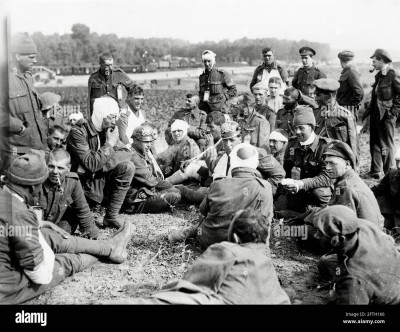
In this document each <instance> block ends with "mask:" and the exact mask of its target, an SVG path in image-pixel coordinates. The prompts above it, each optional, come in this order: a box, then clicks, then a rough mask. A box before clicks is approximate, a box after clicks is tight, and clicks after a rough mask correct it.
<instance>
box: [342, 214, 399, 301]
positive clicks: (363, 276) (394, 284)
mask: <svg viewBox="0 0 400 332" xmlns="http://www.w3.org/2000/svg"><path fill="white" fill-rule="evenodd" d="M359 227H360V230H359V232H358V243H357V244H356V246H355V248H354V249H353V252H350V253H347V255H346V256H340V257H338V258H339V262H338V266H337V268H336V280H335V282H336V293H337V300H336V301H337V304H378V305H379V304H400V287H399V284H400V253H399V252H398V251H397V249H396V247H395V246H394V243H393V240H392V239H390V238H389V237H388V236H387V235H386V234H384V233H383V232H382V231H381V230H380V229H379V228H378V227H377V226H376V225H374V224H372V223H371V222H370V221H369V220H360V222H359Z"/></svg>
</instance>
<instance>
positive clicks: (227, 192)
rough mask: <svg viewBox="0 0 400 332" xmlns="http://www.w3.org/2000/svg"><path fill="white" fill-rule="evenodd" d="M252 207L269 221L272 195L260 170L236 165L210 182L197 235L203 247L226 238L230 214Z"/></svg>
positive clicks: (271, 212)
mask: <svg viewBox="0 0 400 332" xmlns="http://www.w3.org/2000/svg"><path fill="white" fill-rule="evenodd" d="M246 208H251V209H253V210H256V211H259V212H261V213H262V214H263V215H265V216H266V217H267V220H268V221H269V222H271V220H272V217H273V199H272V189H271V185H270V184H269V183H268V182H267V181H265V180H263V179H261V174H260V173H259V172H258V171H257V170H254V169H250V168H247V167H243V168H242V167H240V168H235V169H234V170H233V171H232V178H223V179H220V180H217V181H214V182H212V183H211V186H210V190H209V192H208V195H207V196H206V198H204V200H203V202H202V203H201V205H200V212H201V214H202V215H204V216H205V217H206V218H205V220H204V221H203V223H202V224H201V226H200V229H199V232H200V233H201V234H199V235H198V239H199V241H200V243H201V245H202V246H203V247H208V246H209V245H211V244H213V243H217V242H222V241H226V240H227V239H228V228H229V225H230V222H231V218H232V216H233V215H234V214H235V212H236V211H238V210H239V209H246Z"/></svg>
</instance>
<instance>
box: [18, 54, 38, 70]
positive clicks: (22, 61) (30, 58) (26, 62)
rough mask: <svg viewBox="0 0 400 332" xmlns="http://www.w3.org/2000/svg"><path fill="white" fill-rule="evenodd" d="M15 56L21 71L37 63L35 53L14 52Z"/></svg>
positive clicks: (30, 68) (29, 68)
mask: <svg viewBox="0 0 400 332" xmlns="http://www.w3.org/2000/svg"><path fill="white" fill-rule="evenodd" d="M15 58H16V59H17V61H18V66H19V69H20V71H21V72H22V73H25V72H27V71H30V70H32V67H33V66H34V65H35V63H37V61H36V54H35V53H32V54H16V55H15Z"/></svg>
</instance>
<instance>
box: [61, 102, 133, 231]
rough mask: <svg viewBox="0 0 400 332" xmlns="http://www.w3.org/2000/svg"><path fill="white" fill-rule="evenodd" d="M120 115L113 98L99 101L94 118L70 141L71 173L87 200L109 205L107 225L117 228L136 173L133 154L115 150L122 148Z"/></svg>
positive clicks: (79, 127) (77, 127) (75, 129)
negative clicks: (132, 160) (77, 178)
mask: <svg viewBox="0 0 400 332" xmlns="http://www.w3.org/2000/svg"><path fill="white" fill-rule="evenodd" d="M118 114H119V108H118V104H117V102H116V101H115V100H114V99H113V98H110V97H102V98H97V99H96V100H95V101H94V104H93V114H92V116H91V118H90V119H89V120H88V121H87V122H84V123H81V124H80V125H75V126H73V127H72V129H71V132H70V133H69V135H68V142H67V150H68V152H69V153H70V155H71V161H72V166H71V171H73V172H76V173H78V175H79V178H80V180H81V182H82V187H83V190H84V192H85V196H86V198H87V199H90V201H89V202H90V204H102V203H103V204H104V205H105V206H106V215H105V217H104V220H103V226H104V227H115V228H119V227H121V226H122V223H121V222H120V221H119V220H118V213H119V210H120V209H121V205H122V203H123V201H124V199H125V195H126V193H127V191H128V189H129V185H130V184H131V182H132V178H133V176H134V174H135V166H134V165H133V163H132V162H131V161H130V159H131V155H130V153H129V152H127V151H115V149H116V147H117V146H118V144H120V145H122V143H121V142H120V141H119V138H118V137H119V134H118V127H116V125H115V122H116V119H117V117H118ZM105 192H106V194H105ZM105 198H106V199H105ZM103 199H104V202H103ZM89 202H88V203H89Z"/></svg>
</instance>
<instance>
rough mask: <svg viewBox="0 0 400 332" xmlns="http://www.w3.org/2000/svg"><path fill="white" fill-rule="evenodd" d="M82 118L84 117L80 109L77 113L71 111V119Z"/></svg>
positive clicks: (77, 119)
mask: <svg viewBox="0 0 400 332" xmlns="http://www.w3.org/2000/svg"><path fill="white" fill-rule="evenodd" d="M81 119H83V114H82V112H80V111H78V112H77V113H71V115H70V116H69V120H76V121H79V120H81Z"/></svg>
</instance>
